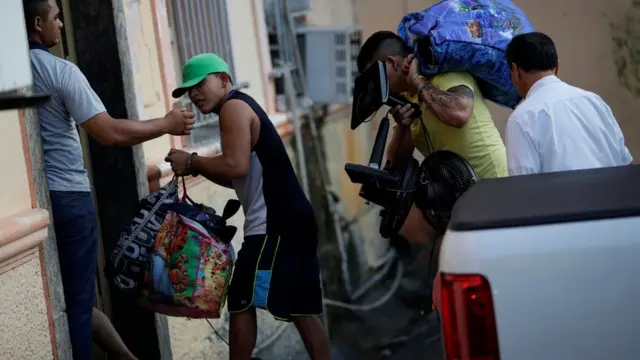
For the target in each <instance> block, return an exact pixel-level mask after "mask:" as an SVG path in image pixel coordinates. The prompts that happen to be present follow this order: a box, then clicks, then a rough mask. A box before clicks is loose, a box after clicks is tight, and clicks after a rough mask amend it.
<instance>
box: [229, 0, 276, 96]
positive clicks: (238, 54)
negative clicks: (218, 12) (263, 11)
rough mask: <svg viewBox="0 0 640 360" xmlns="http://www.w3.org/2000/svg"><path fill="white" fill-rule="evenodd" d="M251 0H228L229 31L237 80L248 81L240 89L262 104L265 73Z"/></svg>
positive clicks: (252, 0) (266, 76)
mask: <svg viewBox="0 0 640 360" xmlns="http://www.w3.org/2000/svg"><path fill="white" fill-rule="evenodd" d="M254 7H255V5H254V0H233V1H227V12H228V16H229V33H230V35H231V44H232V45H231V48H232V51H233V64H234V66H235V73H236V77H237V79H236V83H237V84H239V83H241V82H244V81H248V82H249V88H248V89H244V90H243V91H244V92H246V93H247V94H249V95H251V96H253V97H254V98H255V99H256V101H257V102H258V104H260V105H261V106H263V107H264V106H265V88H264V81H266V80H267V78H268V74H263V69H262V66H261V54H260V43H259V42H260V41H261V40H262V39H261V38H259V36H258V26H260V24H257V23H256V21H255V19H256V16H254V12H253V11H254Z"/></svg>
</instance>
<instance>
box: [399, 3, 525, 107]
mask: <svg viewBox="0 0 640 360" xmlns="http://www.w3.org/2000/svg"><path fill="white" fill-rule="evenodd" d="M532 31H534V29H533V26H532V25H531V23H530V22H529V20H528V19H527V17H526V16H525V14H524V13H523V12H522V10H520V9H519V8H518V7H517V6H516V5H515V4H514V3H512V2H511V1H509V0H443V1H441V2H439V3H437V4H435V5H433V6H431V7H429V8H427V9H425V10H422V11H418V12H413V13H409V14H407V15H405V16H404V18H403V19H402V21H401V22H400V25H398V35H400V37H401V38H402V39H403V40H404V41H405V42H406V43H407V45H409V46H410V47H412V48H413V49H414V52H415V53H416V56H417V57H418V59H419V61H420V70H421V71H422V73H423V74H425V75H427V76H432V75H436V74H439V73H444V72H453V71H466V72H469V73H470V74H472V75H473V76H475V78H476V80H477V81H478V86H479V87H480V90H481V91H482V94H483V95H484V97H485V98H486V99H488V100H491V101H493V102H495V103H498V104H500V105H503V106H507V107H510V108H515V106H516V105H517V104H518V103H519V102H520V100H521V98H520V96H519V95H518V93H517V92H516V89H515V88H514V86H513V84H512V83H511V74H510V69H509V67H508V65H507V62H506V58H505V51H506V49H507V45H509V42H510V41H511V39H512V38H513V37H514V36H516V35H518V34H522V33H528V32H532Z"/></svg>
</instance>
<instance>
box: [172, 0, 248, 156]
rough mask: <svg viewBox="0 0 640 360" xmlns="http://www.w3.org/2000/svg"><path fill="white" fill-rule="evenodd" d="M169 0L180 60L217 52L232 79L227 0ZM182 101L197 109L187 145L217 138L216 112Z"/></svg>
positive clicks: (211, 141)
mask: <svg viewBox="0 0 640 360" xmlns="http://www.w3.org/2000/svg"><path fill="white" fill-rule="evenodd" d="M172 3H173V14H174V18H175V29H176V38H177V41H176V42H177V46H178V51H179V56H180V64H181V65H182V66H184V64H185V62H186V61H187V60H188V59H190V58H191V57H192V56H194V55H197V54H202V53H216V54H217V55H218V56H220V57H221V58H223V59H224V60H226V61H227V63H228V64H229V68H230V70H231V77H232V78H233V79H234V80H235V79H236V76H235V72H234V66H233V51H232V48H231V36H230V34H229V18H228V13H227V3H226V0H174V1H172ZM181 102H182V103H183V104H185V105H187V107H188V108H190V109H191V110H192V111H195V112H196V124H195V128H194V130H193V132H192V133H191V135H190V136H189V146H192V147H194V146H203V145H210V144H211V143H216V142H219V141H220V128H219V126H218V116H217V115H215V114H206V115H205V114H201V113H200V112H198V110H197V109H196V108H195V106H193V105H192V104H191V101H189V99H188V98H187V97H186V96H185V98H183V99H182V100H181Z"/></svg>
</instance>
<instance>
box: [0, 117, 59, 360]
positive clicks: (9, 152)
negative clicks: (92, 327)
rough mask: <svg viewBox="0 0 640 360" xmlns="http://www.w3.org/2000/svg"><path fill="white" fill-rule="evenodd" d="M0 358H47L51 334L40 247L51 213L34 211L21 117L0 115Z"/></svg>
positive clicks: (52, 345)
mask: <svg viewBox="0 0 640 360" xmlns="http://www.w3.org/2000/svg"><path fill="white" fill-rule="evenodd" d="M0 137H1V140H0V153H2V154H5V156H2V158H1V159H0V168H2V169H3V179H2V182H1V183H2V188H3V189H2V191H1V192H0V304H2V306H1V307H0V324H2V326H1V327H0V343H1V344H3V345H2V346H1V347H0V359H17V358H25V357H26V358H29V359H51V358H52V357H53V354H54V352H56V349H57V345H56V342H55V330H54V327H53V315H52V310H51V300H50V298H49V294H48V284H47V282H46V280H45V279H46V272H45V271H44V263H43V262H42V259H43V257H42V255H43V253H42V249H43V247H42V243H43V242H44V241H45V240H46V238H47V225H48V224H49V214H48V212H47V211H44V210H40V209H34V208H35V207H37V205H38V204H37V201H36V194H35V186H34V180H33V178H32V174H31V157H30V154H29V144H28V137H27V131H26V123H25V119H24V116H23V112H18V111H0Z"/></svg>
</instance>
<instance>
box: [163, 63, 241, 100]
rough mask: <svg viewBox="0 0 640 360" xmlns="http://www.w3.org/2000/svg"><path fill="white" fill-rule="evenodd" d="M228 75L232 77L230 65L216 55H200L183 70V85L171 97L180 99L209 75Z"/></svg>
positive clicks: (185, 65)
mask: <svg viewBox="0 0 640 360" xmlns="http://www.w3.org/2000/svg"><path fill="white" fill-rule="evenodd" d="M214 73H226V74H227V75H229V76H231V72H230V71H229V65H228V64H227V63H226V62H225V61H224V60H222V58H221V57H220V56H218V55H216V54H211V53H209V54H199V55H196V56H194V57H192V58H191V59H189V60H188V61H187V63H186V64H184V68H183V69H182V80H183V83H182V85H180V86H178V87H177V88H176V89H175V90H173V92H172V93H171V96H173V97H174V98H176V99H177V98H179V97H181V96H182V95H184V93H186V92H187V91H188V90H189V88H191V87H193V86H196V85H198V84H199V83H200V82H201V81H202V80H204V78H206V77H207V75H209V74H214Z"/></svg>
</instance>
